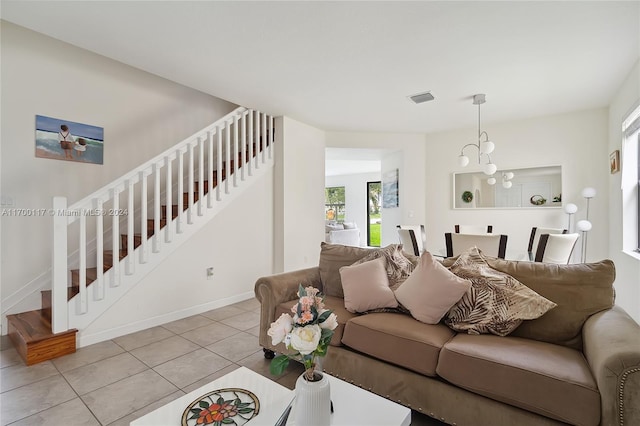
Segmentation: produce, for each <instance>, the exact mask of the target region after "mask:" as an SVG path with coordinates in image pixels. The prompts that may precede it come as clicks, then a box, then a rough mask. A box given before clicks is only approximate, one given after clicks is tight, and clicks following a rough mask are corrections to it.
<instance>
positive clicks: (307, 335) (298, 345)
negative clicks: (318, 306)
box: [291, 324, 322, 355]
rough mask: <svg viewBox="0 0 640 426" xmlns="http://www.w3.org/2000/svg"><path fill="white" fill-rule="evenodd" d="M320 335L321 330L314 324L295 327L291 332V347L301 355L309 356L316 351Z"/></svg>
mask: <svg viewBox="0 0 640 426" xmlns="http://www.w3.org/2000/svg"><path fill="white" fill-rule="evenodd" d="M321 334H322V329H321V328H320V326H318V325H316V324H313V325H306V326H304V327H296V328H294V329H293V331H292V332H291V347H292V348H293V349H295V350H297V351H298V352H300V353H301V354H302V355H309V354H310V353H311V352H313V351H315V350H316V349H318V343H320V335H321Z"/></svg>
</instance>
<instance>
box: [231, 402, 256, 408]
mask: <svg viewBox="0 0 640 426" xmlns="http://www.w3.org/2000/svg"><path fill="white" fill-rule="evenodd" d="M251 404H253V402H239V403H237V404H235V406H236V407H238V408H247V407H248V406H250V405H251Z"/></svg>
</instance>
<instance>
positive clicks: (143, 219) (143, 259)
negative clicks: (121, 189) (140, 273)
mask: <svg viewBox="0 0 640 426" xmlns="http://www.w3.org/2000/svg"><path fill="white" fill-rule="evenodd" d="M139 175H140V263H147V257H148V254H149V253H148V252H147V237H148V235H147V234H148V232H147V202H148V188H147V173H146V172H145V171H144V170H142V171H141V172H140V173H139Z"/></svg>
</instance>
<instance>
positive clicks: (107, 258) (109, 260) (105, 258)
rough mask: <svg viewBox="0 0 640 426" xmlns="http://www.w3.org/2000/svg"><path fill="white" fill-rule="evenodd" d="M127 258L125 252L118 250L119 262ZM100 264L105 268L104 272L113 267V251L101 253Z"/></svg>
mask: <svg viewBox="0 0 640 426" xmlns="http://www.w3.org/2000/svg"><path fill="white" fill-rule="evenodd" d="M125 257H127V251H126V250H122V249H121V250H120V260H122V259H124V258H125ZM102 264H103V265H104V266H105V271H106V270H107V269H110V268H111V267H112V266H113V250H105V251H104V252H102ZM107 267H108V268H107Z"/></svg>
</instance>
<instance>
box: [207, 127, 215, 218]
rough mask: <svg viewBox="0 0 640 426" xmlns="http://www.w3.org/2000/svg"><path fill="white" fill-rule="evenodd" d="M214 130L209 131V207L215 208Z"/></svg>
mask: <svg viewBox="0 0 640 426" xmlns="http://www.w3.org/2000/svg"><path fill="white" fill-rule="evenodd" d="M213 133H214V132H213V131H209V132H207V154H208V160H207V186H208V187H209V189H208V190H207V207H208V208H213Z"/></svg>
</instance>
